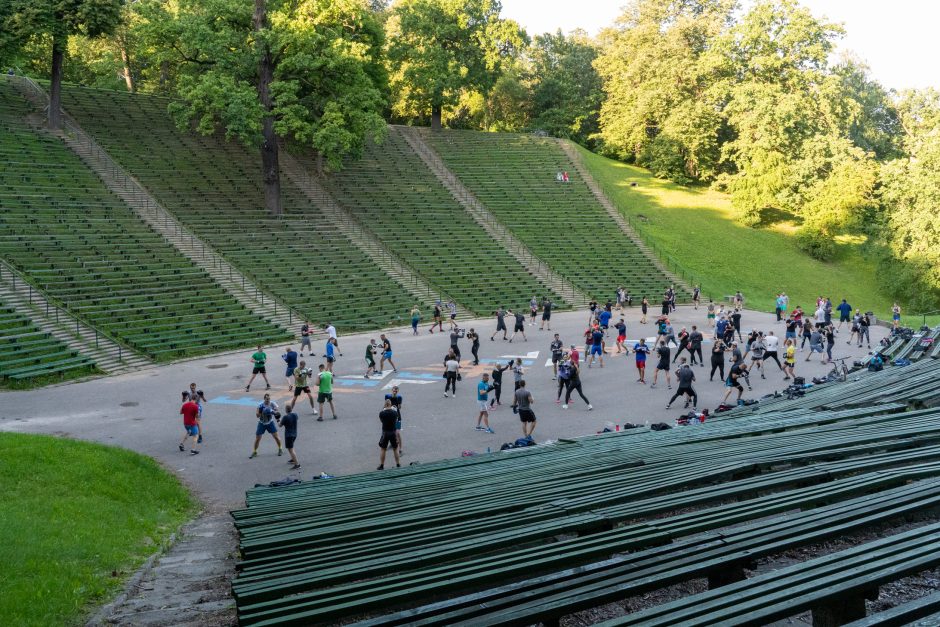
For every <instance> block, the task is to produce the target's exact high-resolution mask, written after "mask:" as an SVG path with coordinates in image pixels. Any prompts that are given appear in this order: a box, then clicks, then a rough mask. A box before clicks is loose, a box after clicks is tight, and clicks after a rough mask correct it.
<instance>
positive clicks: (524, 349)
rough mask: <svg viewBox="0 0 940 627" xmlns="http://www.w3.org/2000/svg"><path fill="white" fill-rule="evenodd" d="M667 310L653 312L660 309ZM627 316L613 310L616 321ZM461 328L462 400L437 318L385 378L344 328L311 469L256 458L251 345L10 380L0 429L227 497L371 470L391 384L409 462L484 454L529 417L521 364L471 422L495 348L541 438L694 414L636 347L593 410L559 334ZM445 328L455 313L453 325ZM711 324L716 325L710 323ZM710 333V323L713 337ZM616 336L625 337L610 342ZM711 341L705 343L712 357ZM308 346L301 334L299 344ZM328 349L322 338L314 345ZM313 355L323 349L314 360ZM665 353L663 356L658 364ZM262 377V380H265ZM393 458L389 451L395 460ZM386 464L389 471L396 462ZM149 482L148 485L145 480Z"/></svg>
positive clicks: (306, 440) (213, 497)
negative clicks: (192, 427) (62, 380)
mask: <svg viewBox="0 0 940 627" xmlns="http://www.w3.org/2000/svg"><path fill="white" fill-rule="evenodd" d="M625 318H626V323H627V336H628V338H629V339H628V342H627V344H628V345H629V346H632V344H633V343H634V342H635V340H636V339H638V338H639V337H641V336H642V337H646V338H648V342H650V343H651V342H652V338H653V336H654V335H655V326H654V325H653V324H646V325H641V324H639V319H640V312H639V309H638V308H633V309H628V310H627V311H626V315H625ZM654 318H655V316H651V319H654ZM587 319H588V313H587V312H586V311H583V312H582V311H578V312H564V313H556V314H554V315H553V317H552V329H553V332H556V331H557V332H559V333H560V335H561V339H562V340H563V341H565V343H566V345H567V344H572V343H574V344H577V345H579V346H580V345H581V344H582V342H583V340H582V333H583V331H584V329H585V326H586V322H587ZM616 319H617V315H615V316H614V321H616ZM672 321H673V325H674V326H675V328H676V331H677V332H678V330H679V329H680V328H681V327H683V326H686V327H689V328H691V325H693V324H698V325H699V327H700V328H704V327H705V326H706V319H705V310H704V308H700V309H699V310H697V311H696V310H694V309H693V308H692V307H690V306H683V307H680V308H679V309H678V311H677V312H676V313H675V314H674V315H673V316H672ZM461 326H463V327H466V328H469V327H474V328H476V330H477V331H478V332H479V333H480V335H481V336H482V338H483V340H482V343H481V347H480V357H481V360H482V363H481V364H480V366H471V365H469V358H470V345H469V342H467V341H466V340H461V351H462V356H463V361H462V372H463V381H462V382H461V383H459V384H458V393H457V397H456V398H444V397H443V388H444V381H443V379H442V378H441V373H442V370H443V369H442V366H441V363H442V359H443V356H444V354H445V353H446V350H447V348H448V347H449V344H450V342H449V339H448V336H447V334H446V333H445V334H444V335H439V334H438V333H434V334H433V335H430V334H428V332H427V331H428V327H427V325H422V327H421V334H420V335H419V336H417V337H414V336H412V334H411V329H410V328H407V329H398V330H394V331H390V332H388V337H389V339H390V340H391V342H392V345H393V349H394V360H395V363H396V365H397V366H398V370H399V372H398V373H392V372H391V371H390V370H388V369H387V370H386V373H385V376H384V377H382V378H381V379H380V380H376V379H371V380H366V379H364V378H363V377H362V375H363V373H364V369H365V367H364V359H363V355H364V351H365V343H366V341H367V340H368V339H369V338H370V337H371V338H375V339H378V335H379V334H378V333H377V332H376V333H368V334H359V335H349V336H346V335H343V330H342V329H339V333H340V347H341V349H342V352H343V357H340V358H339V359H338V361H337V365H336V368H335V372H336V376H337V380H336V385H335V395H334V398H335V402H336V405H337V412H338V415H339V419H338V420H330V419H329V417H328V416H329V410H327V418H326V420H325V421H324V422H317V421H316V420H315V417H314V416H313V415H312V413H311V410H310V407H309V404H304V403H301V404H300V411H299V415H300V418H301V421H300V427H299V436H298V439H297V444H296V451H297V454H298V457H299V458H300V461H301V463H302V465H303V467H302V468H301V469H300V470H297V471H290V470H289V468H290V467H289V466H288V464H287V460H288V457H287V454H286V452H285V455H284V456H283V457H277V455H276V451H277V449H276V446H275V444H274V441H273V440H272V439H271V437H270V436H267V435H266V436H265V439H264V440H263V441H262V444H261V448H260V451H259V457H257V458H255V459H251V460H249V459H248V455H249V454H250V452H251V446H252V442H253V440H254V431H255V425H256V419H255V415H254V412H255V406H256V404H257V403H258V402H260V400H261V397H262V395H263V394H264V382H263V381H261V379H260V378H258V379H256V381H255V383H254V384H253V386H252V389H251V392H250V393H247V394H246V393H245V389H244V386H245V383H246V382H247V380H248V378H249V377H250V374H251V364H250V362H249V355H250V354H251V352H252V351H244V352H240V353H229V354H225V355H217V356H214V357H206V358H201V359H198V360H193V361H188V362H183V363H178V364H171V365H167V366H160V367H156V368H147V369H143V370H141V371H139V372H136V373H130V374H125V375H121V376H116V377H106V378H100V379H95V380H90V381H85V382H81V383H73V384H64V385H61V386H55V387H50V388H45V389H41V390H33V391H25V392H7V393H3V394H0V430H4V431H14V432H28V433H47V434H54V435H60V436H66V437H74V438H80V439H86V440H93V441H96V442H103V443H108V444H114V445H118V446H123V447H127V448H130V449H133V450H135V451H139V452H141V453H144V454H146V455H150V456H152V457H154V458H156V459H157V460H159V461H160V462H161V463H162V464H164V465H165V466H166V467H167V468H169V469H170V470H172V471H173V472H175V473H176V474H178V475H179V476H180V477H181V478H182V479H183V480H184V481H185V482H186V483H187V484H188V485H190V486H191V487H192V488H193V489H194V490H195V492H196V493H197V494H198V495H199V496H200V497H201V498H202V499H203V500H204V501H205V502H206V503H207V504H209V505H211V506H215V507H239V506H241V505H243V503H244V492H245V490H246V489H248V488H250V487H252V486H253V485H254V484H255V483H267V482H269V481H273V480H277V479H283V478H285V477H288V476H293V477H299V478H303V479H309V478H311V477H312V476H314V475H318V474H320V473H321V472H326V473H328V474H331V475H338V474H349V473H357V472H365V471H371V470H374V469H375V466H376V465H377V464H378V448H377V442H378V439H379V434H380V427H379V420H378V412H379V410H380V409H381V407H382V400H383V396H384V394H385V393H386V388H388V387H390V386H391V385H392V384H393V382H397V383H398V384H399V385H400V387H401V393H402V395H403V397H404V406H403V409H402V414H403V423H404V424H403V440H404V445H405V452H406V454H405V456H404V458H403V465H404V464H408V463H411V462H426V461H431V460H436V459H441V458H447V457H455V456H459V455H460V454H461V452H462V451H464V450H473V451H477V452H485V451H486V450H487V448H490V449H491V450H493V451H496V450H498V449H499V447H500V445H502V444H503V443H504V442H510V441H513V440H515V439H516V438H518V437H520V436H521V427H520V423H519V420H518V418H517V417H516V416H515V415H514V414H513V413H512V411H511V410H510V409H509V407H508V404H509V403H508V402H507V397H510V396H511V395H510V393H511V390H512V385H513V384H512V375H511V373H510V372H507V373H505V374H504V386H505V388H504V389H505V390H506V393H505V394H504V398H503V401H504V406H503V407H502V408H500V409H499V410H498V411H495V412H492V413H491V416H490V423H491V425H492V426H493V428H494V430H495V431H496V433H495V434H486V433H482V432H478V431H475V430H474V429H473V427H474V425H475V424H476V416H477V402H476V395H475V386H476V383H477V381H479V379H480V374H481V373H482V372H484V371H487V372H488V371H489V370H490V369H491V368H492V363H493V361H494V360H498V361H506V360H508V359H509V358H510V357H515V356H520V357H522V358H523V362H524V365H525V368H526V371H527V374H526V376H525V379H526V381H527V382H528V388H529V389H530V391H531V392H532V394H533V397H534V399H535V406H534V410H535V413H536V415H537V417H538V426H537V428H536V430H535V437H536V439H537V440H538V441H539V442H544V441H546V440H555V439H557V438H560V437H571V436H579V435H586V434H592V433H595V432H597V431H599V430H600V429H603V428H604V426H605V424H606V423H608V422H610V423H615V424H623V423H625V422H631V423H634V424H640V425H643V424H648V423H654V422H668V423H670V424H672V423H674V420H675V418H676V417H677V416H679V415H680V414H681V413H683V412H682V403H681V401H676V403H675V404H674V406H673V409H672V410H669V411H667V410H666V409H665V404H666V401H668V400H669V397H670V396H671V395H672V391H670V390H668V389H667V388H666V386H665V384H664V383H660V385H659V386H657V389H650V387H649V385H641V384H639V383H637V382H636V379H637V376H636V369H635V367H634V357H633V355H632V354H631V355H630V356H629V357H626V358H624V357H623V356H622V355H620V356H611V355H608V356H607V357H606V358H605V367H604V368H603V369H601V368H598V367H597V366H595V367H594V368H592V369H587V368H583V369H582V381H583V388H584V392H585V394H586V395H587V396H588V398H589V399H590V400H591V402H592V404H593V406H594V410H593V411H590V412H589V411H588V410H587V407H586V406H585V404H584V403H582V402H581V401H580V400H577V401H574V402H573V403H572V405H571V407H570V408H569V409H568V410H563V409H562V408H561V406H560V405H556V404H555V402H554V399H555V382H554V381H552V371H551V367H550V359H549V358H550V352H549V343H550V342H551V339H552V333H549V332H548V331H539V330H538V328H537V326H536V327H530V326H528V324H527V326H526V334H527V335H528V341H519V340H517V341H516V342H514V343H512V344H510V343H508V342H504V341H502V340H500V339H497V341H495V342H491V341H490V339H489V337H490V334H492V333H493V330H494V329H495V319H493V320H490V319H487V320H473V321H466V322H464V321H462V322H461ZM445 328H446V325H445ZM752 328H756V329H759V330H763V331H765V332H766V331H770V330H773V331H774V333H775V334H776V335H778V336H781V337H782V336H783V331H784V329H783V325H782V324H780V323H777V322H775V319H774V316H773V315H772V314H765V313H758V312H751V311H746V312H745V315H744V317H743V319H742V330H744V331H745V333H746V331H748V330H750V329H752ZM703 330H704V329H703ZM886 334H887V329H885V328H883V327H879V326H875V327H872V345H873V346H875V345H876V343H877V342H878V341H879V340H881V338H882V337H884V336H885V335H886ZM708 335H709V333H708V332H706V337H707V336H708ZM847 337H848V329H845V328H843V331H842V332H841V334H840V335H838V336H837V339H836V346H835V350H834V356H835V357H850V358H852V359H858V358H860V357H861V356H863V355H865V354H867V352H868V350H867V348H865V347H862V348H857V347H856V346H855V345H854V344H853V345H852V346H847V345H846V342H845V340H846V338H847ZM609 343H610V345H611V346H612V345H613V339H612V338H611V340H610V342H609ZM710 345H711V343H710V340H708V341H707V343H706V345H705V346H704V352H705V354H706V361H707V360H708V357H707V355H708V353H709V348H710ZM294 348H295V349H296V348H297V344H295V345H294ZM283 349H284V346H276V347H266V352H267V353H268V364H269V366H268V373H269V378H270V379H271V382H272V384H273V388H272V398H274V400H276V401H277V402H278V403H279V404H280V406H281V408H282V409H283V406H284V403H285V401H287V400H289V399H290V398H291V396H292V395H291V394H290V393H288V391H287V384H286V379H285V378H284V377H283V374H284V368H283V362H282V361H281V360H280V355H281V354H282V353H283V352H284V350H283ZM314 350H315V352H316V353H317V354H318V355H321V354H322V353H323V350H324V346H323V342H321V343H320V345H318V346H315V347H314ZM806 355H807V353H806V352H802V353H799V354H798V356H797V357H798V361H797V368H796V373H797V375H801V376H805V377H806V380H807V381H809V380H810V379H811V378H812V377H813V376H820V375H823V374H824V373H826V372H828V371H829V370H830V368H831V367H830V366H824V365H822V364H820V363H819V356H818V355H815V356H814V357H813V361H812V362H811V363H805V362H804V361H803V359H804V358H805V357H806ZM310 361H313V362H314V365H315V364H318V363H320V359H319V358H318V357H317V358H314V359H313V360H308V364H309V362H310ZM655 363H656V360H655V359H651V360H650V362H649V365H650V368H653V367H655ZM708 370H709V368H708V367H707V366H706V367H704V368H696V376H697V379H698V380H697V382H696V384H695V388H696V391H697V392H698V394H699V407H700V408H706V407H707V408H712V409H713V408H714V407H715V406H717V405H718V403H719V401H720V400H721V397H722V396H723V395H724V392H725V388H724V386H723V384H722V382H721V381H719V380H718V377H717V374H716V380H715V381H714V382H709V381H708ZM767 373H768V374H767V379H766V380H762V379H761V378H760V376H759V375H757V374H754V375H752V376H751V383H752V384H753V386H754V389H753V391H752V392H745V396H744V398H760V397H761V396H763V395H764V394H768V393H770V392H773V391H774V390H781V389H783V388H784V387H785V386H786V384H785V383H784V381H783V380H782V379H783V375H782V373H780V372H779V371H777V369H776V365H775V364H773V363H771V365H770V366H769V367H768V369H767ZM651 380H652V370H648V371H647V381H648V382H649V381H651ZM191 381H195V382H196V383H197V385H198V386H199V387H200V388H201V389H202V390H204V391H205V394H206V397H207V398H208V399H209V401H210V402H209V404H208V405H206V407H205V409H204V415H203V427H204V431H205V442H204V444H203V446H202V453H201V454H200V455H198V456H190V455H189V454H188V452H187V453H180V452H179V450H178V449H177V443H178V442H179V440H180V438H181V437H182V434H183V428H182V419H181V416H180V415H179V408H180V392H181V391H182V390H184V389H186V388H187V387H188V385H189V383H190V382H191ZM259 381H260V384H259ZM389 466H394V461H393V460H392V457H391V454H390V453H389V458H388V460H387V461H386V468H388V467H389ZM385 472H389V471H388V470H386V471H385ZM141 488H142V489H145V486H141Z"/></svg>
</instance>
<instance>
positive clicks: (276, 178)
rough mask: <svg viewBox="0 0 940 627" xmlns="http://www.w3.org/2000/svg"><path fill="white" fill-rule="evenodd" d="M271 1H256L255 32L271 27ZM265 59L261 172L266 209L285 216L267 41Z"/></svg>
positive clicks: (262, 65)
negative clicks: (269, 12)
mask: <svg viewBox="0 0 940 627" xmlns="http://www.w3.org/2000/svg"><path fill="white" fill-rule="evenodd" d="M266 2H267V0H255V15H254V29H255V32H260V31H262V30H265V29H266V28H267V26H268V13H267V7H266ZM261 45H262V46H263V50H262V54H261V59H260V61H259V62H258V99H259V100H260V101H261V106H262V107H264V111H265V114H264V119H262V121H261V171H262V178H263V180H264V206H265V208H266V209H267V210H268V211H269V212H270V213H271V215H273V216H279V215H281V214H282V213H283V209H282V207H281V173H280V164H279V163H278V153H277V150H278V148H277V133H275V132H274V115H273V114H272V109H273V108H274V103H273V101H272V100H271V90H270V86H271V82H272V81H273V80H274V60H273V59H272V58H271V50H270V48H268V45H267V43H266V42H265V41H263V39H261Z"/></svg>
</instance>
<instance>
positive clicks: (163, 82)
mask: <svg viewBox="0 0 940 627" xmlns="http://www.w3.org/2000/svg"><path fill="white" fill-rule="evenodd" d="M169 80H170V63H169V62H168V61H160V89H161V90H162V89H166V86H167V82H169Z"/></svg>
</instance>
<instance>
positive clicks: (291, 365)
mask: <svg viewBox="0 0 940 627" xmlns="http://www.w3.org/2000/svg"><path fill="white" fill-rule="evenodd" d="M281 359H283V360H284V363H285V364H287V372H286V374H285V375H284V376H285V377H287V391H288V392H290V391H291V390H293V389H294V371H295V370H297V353H296V351H294V349H293V348H291V347H290V346H288V347H286V348H285V349H284V354H283V355H281Z"/></svg>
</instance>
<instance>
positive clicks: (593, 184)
mask: <svg viewBox="0 0 940 627" xmlns="http://www.w3.org/2000/svg"><path fill="white" fill-rule="evenodd" d="M556 141H557V142H558V145H559V146H560V147H561V149H562V150H563V151H564V152H565V154H566V155H567V156H568V158H569V159H570V160H571V163H572V164H573V165H574V169H575V171H577V173H578V176H580V177H581V179H582V180H583V181H584V182H585V183H586V184H587V186H588V189H590V190H591V193H592V194H594V198H596V199H597V202H599V203H600V205H601V206H602V207H603V208H604V210H605V211H606V212H607V214H608V215H609V216H610V217H611V219H612V220H613V221H614V222H616V223H617V226H619V227H620V230H621V232H623V234H624V235H626V236H627V237H629V238H630V240H631V241H633V243H634V245H636V247H637V248H638V249H639V250H640V251H641V252H642V253H643V254H644V255H646V256H647V257H648V258H649V259H650V261H652V262H653V265H655V266H656V269H657V270H659V271H660V272H662V273H663V274H664V275H665V276H666V278H668V279H669V281H671V282H672V283H673V285H675V286H676V290H684V291H685V292H687V293H688V294H691V293H692V287H691V286H690V285H689V284H688V283H686V282H685V281H684V280H683V279H682V278H680V277H679V276H677V275H676V274H675V273H674V272H672V271H671V270H670V269H669V268H667V267H666V266H665V265H664V264H663V262H662V260H661V259H660V258H659V257H658V256H657V255H656V253H655V252H653V250H652V249H651V248H650V247H649V246H648V245H647V244H646V242H644V241H643V238H642V237H640V235H639V233H637V232H636V230H635V229H634V228H633V227H632V226H631V225H630V223H629V222H627V219H626V218H624V217H623V214H622V213H620V210H618V209H617V207H615V206H614V204H613V203H612V202H611V201H610V198H608V197H607V194H605V193H604V190H602V189H601V186H600V185H598V183H597V181H595V180H594V177H593V176H591V173H590V172H589V171H588V169H587V166H585V165H584V159H582V158H581V154H580V153H579V152H578V149H577V148H575V147H574V145H573V144H572V143H571V142H570V141H569V140H567V139H556Z"/></svg>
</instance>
